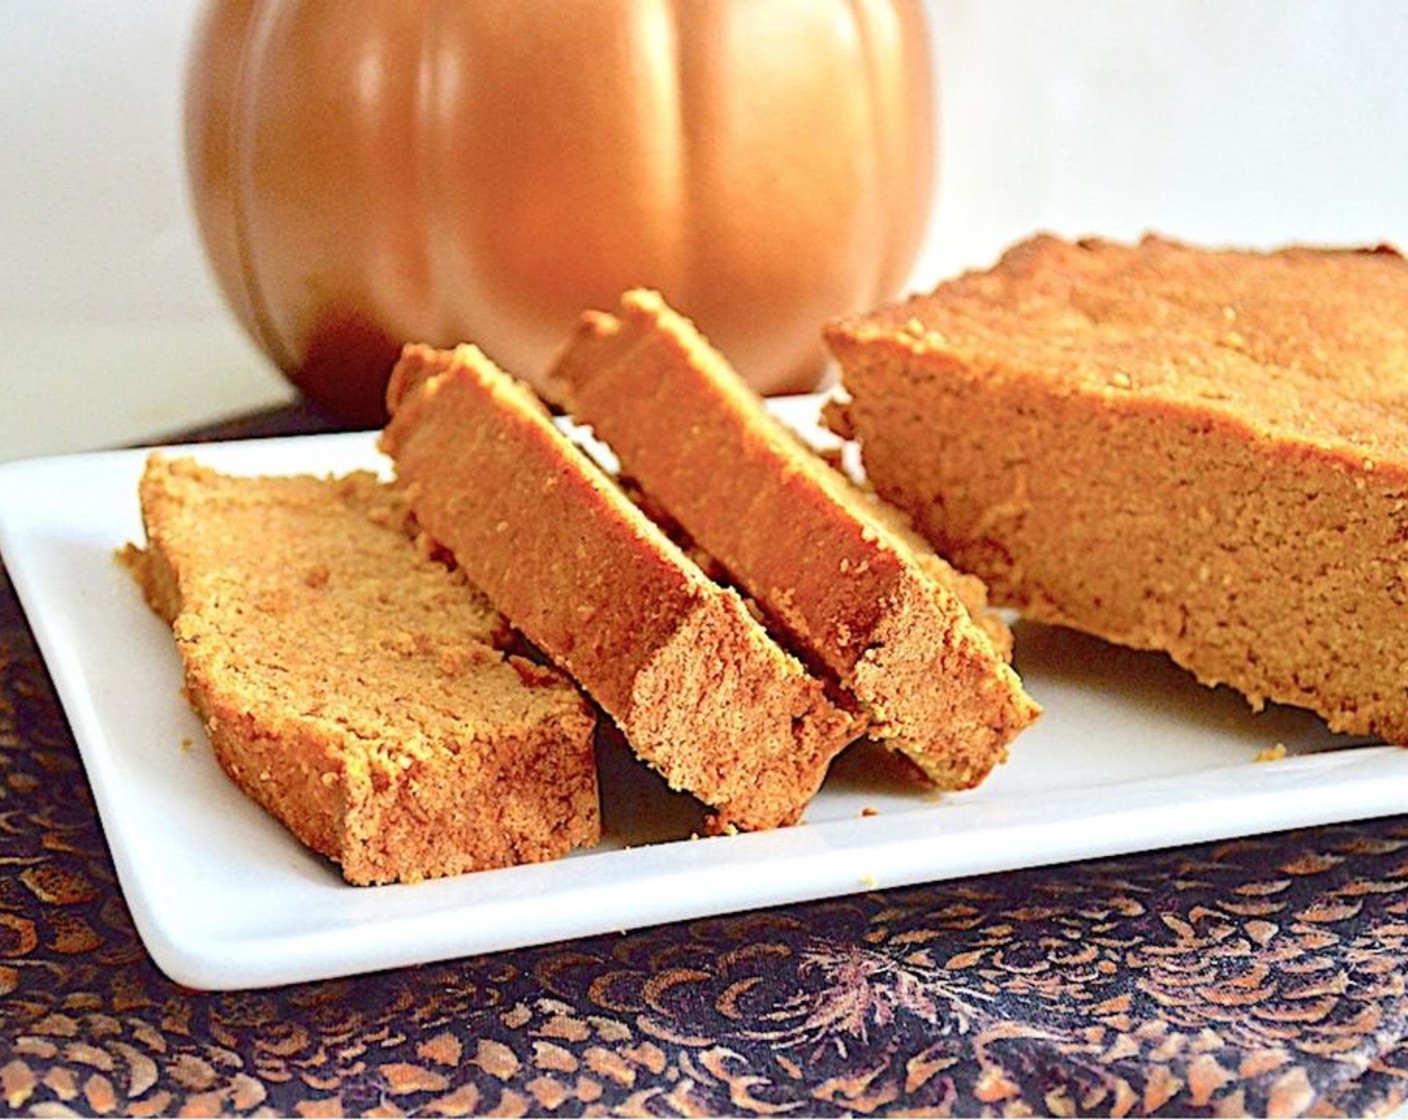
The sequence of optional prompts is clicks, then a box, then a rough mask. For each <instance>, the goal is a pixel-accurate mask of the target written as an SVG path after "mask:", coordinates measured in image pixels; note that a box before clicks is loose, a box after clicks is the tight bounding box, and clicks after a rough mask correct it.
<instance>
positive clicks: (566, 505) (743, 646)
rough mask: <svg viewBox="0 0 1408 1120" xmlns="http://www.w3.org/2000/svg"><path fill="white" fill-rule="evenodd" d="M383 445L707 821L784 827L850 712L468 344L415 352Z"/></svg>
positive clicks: (502, 605)
mask: <svg viewBox="0 0 1408 1120" xmlns="http://www.w3.org/2000/svg"><path fill="white" fill-rule="evenodd" d="M388 407H389V410H390V412H391V421H390V423H389V424H388V425H387V427H386V429H385V431H384V433H383V435H382V445H383V448H384V449H385V450H386V451H387V452H388V453H389V454H390V455H391V457H392V458H393V460H394V461H395V464H396V474H397V478H398V480H399V481H400V483H401V484H402V485H403V486H404V487H405V489H406V493H407V495H408V499H409V501H410V504H411V507H412V509H413V510H414V511H415V515H416V517H417V519H418V520H419V521H420V523H421V524H422V525H423V526H424V527H425V529H426V531H427V532H428V533H429V534H430V535H431V536H433V537H434V538H435V539H436V540H437V541H440V542H442V543H443V544H444V545H445V546H446V547H448V548H449V549H450V550H451V551H452V552H453V553H454V555H455V556H456V557H457V558H458V560H459V562H460V563H461V564H462V565H463V566H464V568H465V570H466V571H467V573H468V574H469V577H470V578H471V579H472V580H473V581H474V582H475V583H476V584H477V585H478V586H479V587H481V588H483V589H484V591H485V593H486V594H487V595H488V596H489V598H490V599H491V600H492V601H493V603H494V604H495V606H496V607H497V608H498V609H500V610H501V611H503V612H504V614H505V615H507V616H508V617H509V618H510V619H511V620H512V621H513V624H514V625H515V626H516V627H517V628H518V629H520V630H521V631H522V632H523V633H524V634H525V635H526V636H527V637H528V638H529V639H530V640H531V641H533V642H534V643H535V644H536V645H537V646H538V647H539V648H540V649H542V650H543V651H544V652H545V653H546V654H547V655H548V656H549V657H551V658H552V659H553V660H554V661H556V662H557V663H558V664H559V665H560V666H561V667H562V668H564V669H566V670H567V671H568V672H569V673H571V674H572V676H573V677H574V678H575V679H576V680H577V682H578V683H579V684H580V685H581V686H582V687H583V688H584V689H585V690H586V691H587V692H588V693H589V694H590V695H591V696H592V697H593V698H594V699H595V700H596V701H597V703H598V704H600V706H601V707H602V708H603V709H604V710H605V711H606V712H608V713H609V714H610V715H611V716H612V718H613V719H614V720H615V721H616V722H617V724H618V725H619V726H620V728H621V730H622V732H623V733H624V735H625V737H626V739H627V740H628V742H629V743H630V745H631V747H632V749H633V750H634V751H635V752H636V753H637V754H638V755H639V756H640V757H641V758H642V759H643V760H645V761H646V762H647V763H649V764H650V765H651V766H653V767H654V768H656V769H657V770H658V771H659V772H660V773H661V774H663V775H664V777H665V778H666V780H667V781H668V782H669V784H670V785H671V787H672V788H675V789H682V790H687V791H689V792H691V793H693V794H694V795H695V796H696V797H697V798H699V799H700V800H701V801H703V802H705V803H706V804H707V805H709V806H712V808H713V810H714V812H715V818H714V826H715V827H716V828H727V827H730V826H737V827H740V828H747V829H760V828H770V827H774V826H778V825H785V824H791V823H793V822H795V821H796V820H797V819H798V818H799V817H800V815H801V813H802V811H803V809H804V808H805V806H806V804H807V802H808V801H809V800H810V799H811V797H812V796H813V795H814V794H815V793H816V791H817V789H818V788H819V787H820V785H821V783H822V780H823V779H824V778H825V775H826V770H827V767H828V765H829V763H830V761H831V759H832V758H833V757H834V756H835V755H836V753H837V752H838V751H839V750H840V749H841V748H842V747H843V746H845V745H846V743H848V742H849V741H850V740H851V739H853V738H854V737H855V735H856V733H857V731H856V728H855V723H854V719H853V717H851V716H850V715H849V714H847V713H846V712H843V711H841V710H840V709H838V708H837V707H836V706H835V705H833V704H832V703H831V702H830V700H829V699H828V698H827V696H826V695H825V691H824V689H823V687H822V685H821V683H820V682H819V681H818V680H816V679H815V678H813V677H812V676H811V675H809V674H808V673H807V672H806V671H805V669H804V668H803V667H802V665H801V664H800V663H799V662H797V661H796V659H795V658H793V657H791V656H790V655H788V654H786V653H784V652H783V650H781V649H780V648H779V647H778V646H777V645H776V644H775V643H774V642H773V641H772V640H771V639H769V638H768V636H767V634H766V633H765V632H764V631H763V629H762V627H761V626H760V625H759V624H758V622H757V621H756V620H755V619H754V618H753V617H752V616H751V615H750V614H749V613H748V610H747V609H746V607H745V606H744V604H743V602H742V600H741V599H740V598H739V597H738V595H737V594H736V593H735V592H733V591H732V590H728V589H724V588H721V587H719V586H718V585H716V584H715V583H713V582H712V581H710V580H709V579H708V578H707V577H706V576H705V575H704V574H703V573H702V572H701V571H700V570H699V568H698V567H697V566H696V565H695V564H694V563H693V562H692V561H690V560H689V559H688V558H687V557H686V556H685V555H684V554H683V553H682V552H681V551H680V549H679V548H678V547H677V546H676V545H675V544H673V543H672V542H671V541H669V540H668V539H667V538H666V537H665V535H664V534H663V533H662V532H661V530H660V529H659V528H658V527H657V526H656V525H655V524H654V523H652V522H651V521H650V519H649V518H648V517H646V516H645V515H644V514H643V513H642V512H641V511H640V510H639V509H637V508H636V507H635V506H634V505H633V504H632V503H631V502H630V501H629V500H627V498H626V497H625V496H624V495H623V494H622V493H621V491H620V490H619V488H618V487H617V486H616V485H615V484H614V482H612V480H611V479H609V478H608V477H607V476H606V475H605V474H604V473H603V472H602V471H601V470H600V469H599V468H598V467H597V466H596V465H595V464H594V463H593V462H592V461H591V460H590V459H588V458H587V457H586V455H585V454H584V453H583V452H581V451H580V450H579V449H578V448H577V447H576V446H574V445H573V444H572V443H571V441H569V440H568V439H567V438H566V437H565V436H564V435H563V434H562V433H561V432H560V431H559V430H558V429H557V428H556V427H555V426H554V424H553V422H552V421H551V419H550V418H549V416H548V415H547V412H546V410H545V408H544V407H543V405H542V402H541V401H540V400H539V399H538V398H537V397H536V396H535V395H534V394H533V393H532V392H531V391H529V390H528V389H527V388H526V387H525V386H523V385H522V384H520V383H518V382H517V381H515V380H514V379H512V378H510V377H509V376H508V375H507V374H505V373H503V372H502V371H501V370H499V369H498V368H497V367H496V366H495V365H494V364H493V363H492V362H491V361H490V360H489V359H488V358H487V357H486V356H485V355H483V354H482V353H481V352H480V351H479V350H477V349H476V348H474V347H473V346H468V345H466V346H460V347H457V348H456V349H454V350H452V351H445V350H435V349H431V348H429V347H425V346H418V345H412V346H408V347H406V349H405V350H404V351H403V353H402V356H401V359H400V361H399V362H398V364H397V366H396V368H395V370H394V372H393V373H392V377H391V382H390V386H389V388H388Z"/></svg>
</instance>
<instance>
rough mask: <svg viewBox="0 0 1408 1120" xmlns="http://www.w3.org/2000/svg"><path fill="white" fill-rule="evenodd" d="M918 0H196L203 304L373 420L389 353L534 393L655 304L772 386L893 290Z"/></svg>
mask: <svg viewBox="0 0 1408 1120" xmlns="http://www.w3.org/2000/svg"><path fill="white" fill-rule="evenodd" d="M922 9H923V3H922V0H871V2H865V0H708V2H703V3H698V2H696V3H691V2H689V0H657V2H654V3H649V4H639V3H626V2H625V0H571V2H565V3H554V4H539V3H531V2H525V0H461V2H452V0H443V2H440V3H431V4H424V3H404V2H401V0H393V2H388V3H379V2H371V3H358V4H347V3H346V2H345V0H214V2H213V3H211V5H210V7H209V8H208V9H207V10H206V12H205V14H204V18H203V21H202V23H201V26H200V28H199V31H198V35H197V41H196V45H195V50H194V54H193V56H192V59H191V68H190V72H189V79H188V87H187V101H186V126H187V158H188V165H189V172H190V179H191V185H192V190H193V198H194V203H195V208H196V214H197V218H198V221H199V225H200V230H201V235H202V238H203V240H204V244H205V247H206V250H207V253H208V255H209V258H210V260H211V263H212V265H213V267H214V271H215V273H216V275H217V277H218V279H219V282H220V285H221V287H222V290H223V292H224V294H225V296H226V298H227V299H228V301H229V302H230V304H231V306H232V307H233V308H234V309H235V311H236V313H237V314H238V315H239V317H240V319H241V320H242V321H243V323H244V325H245V326H246V327H247V328H248V329H249V331H250V332H251V333H252V334H253V335H254V337H255V338H256V339H257V340H258V342H259V343H260V345H261V346H262V347H263V348H264V349H265V350H266V351H267V352H268V353H269V355H270V356H271V357H272V358H273V360H274V361H275V362H277V363H278V364H279V366H280V367H281V368H282V369H283V370H284V371H285V372H286V373H287V374H288V376H289V377H290V378H291V379H292V380H293V381H294V382H295V383H296V384H297V385H299V386H300V387H301V388H302V389H303V390H304V391H305V392H306V393H307V394H308V395H309V396H310V397H311V398H312V399H314V400H316V401H318V402H320V403H322V404H323V405H325V406H327V407H328V408H330V409H331V410H333V411H334V412H335V413H336V414H338V415H339V416H341V417H342V418H343V419H345V420H349V421H354V422H362V423H369V424H370V423H376V422H378V421H379V420H380V419H381V418H382V399H381V398H382V392H383V388H384V385H385V381H386V376H387V373H388V371H389V368H390V365H391V362H392V361H393V359H394V357H395V354H396V353H397V351H398V349H399V347H400V344H401V343H402V342H403V341H405V340H408V339H414V340H418V341H425V342H431V343H435V344H439V345H448V344H450V343H454V342H458V341H463V340H471V341H474V342H477V343H479V344H480V345H481V346H482V347H483V348H484V349H485V350H486V351H487V352H489V353H490V354H491V355H493V356H494V357H495V358H496V359H497V360H498V361H499V362H500V363H501V364H503V365H504V366H506V367H507V368H508V369H510V370H511V371H513V372H515V373H517V374H519V375H520V376H524V377H526V378H528V379H529V380H532V379H533V378H534V376H535V375H536V374H538V373H540V372H541V371H542V370H543V369H544V367H545V366H546V364H547V363H548V362H549V361H550V359H551V356H552V354H553V352H554V351H555V350H556V349H557V347H558V346H560V345H561V344H562V343H563V342H564V341H565V340H566V337H567V334H568V332H569V331H570V329H571V327H572V324H573V322H574V321H575V319H576V317H577V315H578V313H579V312H580V311H582V310H583V309H584V308H587V307H600V306H610V305H613V304H614V303H615V301H616V299H617V297H618V295H619V294H620V292H621V291H623V290H624V289H626V288H629V287H632V286H637V285H645V286H650V287H654V288H658V289H660V290H661V291H662V292H663V293H664V294H665V296H666V298H667V299H669V300H670V301H671V302H672V303H673V304H675V306H677V307H678V308H680V309H681V310H683V311H685V312H686V313H687V314H689V315H690V316H692V317H693V318H694V319H695V320H696V321H697V322H698V323H699V324H700V326H701V327H702V328H703V330H704V331H705V332H706V333H707V334H709V335H710V336H711V337H712V338H713V340H714V341H715V342H716V343H717V344H718V345H719V346H720V348H721V349H723V350H724V351H725V352H726V353H728V354H729V355H730V357H731V358H732V359H733V360H734V362H735V363H736V364H737V365H738V367H739V368H740V369H741V370H742V371H743V373H744V374H745V376H747V377H748V379H749V380H750V381H751V382H752V383H753V384H754V385H755V386H756V387H757V388H759V389H760V390H761V391H763V392H781V391H795V390H804V389H808V388H812V387H814V386H815V385H816V383H817V379H818V377H819V375H820V374H821V372H822V370H823V367H824V358H823V355H822V352H821V349H820V347H819V345H818V335H819V328H820V325H821V323H822V321H823V320H824V319H825V318H827V317H828V316H831V315H834V314H838V313H841V312H846V311H850V310H854V309H858V308H860V307H862V306H866V305H870V304H873V303H876V302H878V301H880V300H883V299H885V298H888V297H890V296H892V295H894V294H895V293H896V291H897V289H898V288H899V286H900V285H901V284H902V283H903V281H904V279H905V278H906V276H907V274H908V272H909V269H910V268H911V266H912V264H913V260H914V254H915V253H916V251H917V250H918V248H919V245H920V242H921V239H922V235H923V232H924V227H925V222H926V218H927V216H928V211H929V206H930V194H931V180H932V173H933V163H934V143H935V141H934V131H935V121H934V116H935V114H934V96H933V90H932V87H933V83H932V77H931V60H930V54H929V46H928V40H927V36H926V29H925V26H924V18H923V10H922Z"/></svg>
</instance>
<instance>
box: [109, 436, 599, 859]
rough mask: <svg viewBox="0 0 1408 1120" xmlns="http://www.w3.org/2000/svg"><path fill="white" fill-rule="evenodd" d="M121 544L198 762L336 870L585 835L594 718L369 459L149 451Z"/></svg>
mask: <svg viewBox="0 0 1408 1120" xmlns="http://www.w3.org/2000/svg"><path fill="white" fill-rule="evenodd" d="M140 497H141V507H142V517H143V521H144V524H145V529H146V545H145V547H143V548H137V547H129V548H128V550H127V551H126V556H125V558H126V559H127V561H128V563H129V564H130V565H131V566H132V568H133V570H134V572H135V574H136V575H137V577H138V579H139V580H140V582H141V584H142V588H143V591H144V593H145V595H146V597H147V600H148V602H149V603H150V604H151V605H152V607H153V609H155V610H156V611H157V613H158V614H160V615H161V616H162V617H163V618H165V619H166V620H167V621H168V622H170V624H171V626H172V629H173V632H174V634H175V637H176V644H177V647H178V649H179V650H180V654H181V658H182V661H183V663H184V667H185V677H186V690H187V694H188V697H189V699H190V701H191V703H192V705H193V707H194V708H195V710H196V711H197V713H198V714H199V715H200V717H201V719H202V720H203V721H204V723H205V726H206V729H207V731H208V732H209V736H210V741H211V745H212V747H213V749H214V753H215V757H216V759H217V760H218V761H219V764H220V766H221V767H222V768H223V769H224V770H225V772H226V773H227V774H228V775H229V776H230V777H231V778H232V779H233V780H234V782H235V783H236V784H237V785H238V786H239V787H240V788H241V789H243V790H244V791H245V793H247V794H248V795H249V796H250V797H251V798H253V799H254V800H255V801H256V802H257V803H258V804H260V805H261V806H263V807H264V808H265V809H266V810H267V811H268V812H269V813H271V814H272V815H273V816H274V817H276V818H277V819H279V820H280V821H282V822H283V824H284V825H285V826H286V827H287V828H288V830H289V831H290V832H291V833H293V835H294V836H295V837H297V838H298V839H299V840H300V841H302V842H303V843H304V844H306V845H307V846H309V847H310V848H312V849H314V850H315V851H318V852H321V853H322V854H323V855H325V856H327V857H328V858H329V859H331V860H334V861H335V862H337V863H338V864H340V865H341V869H342V873H343V875H344V877H345V878H346V879H347V880H348V881H349V882H351V883H355V884H368V883H385V882H392V881H401V882H411V881H416V880H420V879H427V878H431V877H434V876H443V875H453V874H458V873H460V872H466V871H476V870H480V869H484V868H490V867H501V866H505V865H508V864H515V863H522V862H527V861H535V860H544V859H549V858H553V857H556V856H560V855H563V854H565V853H566V852H567V851H569V850H570V849H572V848H575V847H578V846H582V845H590V844H594V843H596V842H597V840H598V839H599V838H600V833H601V824H600V811H599V806H598V797H597V779H596V764H595V759H594V756H593V730H594V726H595V717H594V715H593V714H592V712H591V710H590V706H589V705H587V704H586V703H585V702H584V701H583V700H582V698H581V696H580V695H579V694H578V693H577V691H576V690H575V689H574V688H573V687H572V685H571V683H570V682H569V681H567V680H566V679H565V678H564V677H563V676H561V675H560V674H558V673H556V672H555V671H553V670H551V669H547V668H544V667H542V666H539V665H536V664H532V663H530V662H527V661H524V660H523V659H521V658H517V657H512V656H508V655H506V654H505V653H504V652H502V651H501V650H500V649H499V648H496V647H497V646H499V645H502V644H503V643H504V641H505V640H506V639H507V637H508V627H507V625H506V623H505V622H504V619H503V618H502V616H501V615H499V614H498V613H497V612H496V611H495V610H494V609H493V608H492V607H491V606H490V605H489V603H488V601H487V600H486V599H485V598H484V597H483V595H482V594H480V593H479V592H478V591H477V590H475V589H474V588H473V587H471V586H470V585H469V584H468V583H467V582H466V580H465V579H464V577H463V575H461V574H459V573H457V572H452V571H451V570H449V569H448V568H447V567H446V566H445V564H443V563H441V562H440V560H438V559H437V558H435V557H434V556H432V555H429V554H428V550H427V549H426V548H424V547H420V546H418V544H417V541H416V540H415V539H414V538H413V536H412V530H413V525H412V523H411V521H410V520H409V515H408V511H407V508H406V505H405V501H404V498H403V497H402V496H401V495H400V494H398V493H397V492H395V491H394V490H393V489H392V488H391V487H390V486H388V485H387V484H385V483H382V482H380V481H379V480H378V479H377V478H376V477H375V476H373V475H372V474H370V473H356V474H352V475H348V476H346V477H344V478H340V479H326V478H314V477H311V476H295V477H283V478H247V477H235V476H229V475H224V474H220V473H217V472H216V471H213V470H210V469H208V468H205V467H202V466H199V465H197V464H196V463H194V462H193V461H191V460H189V459H177V460H174V461H172V460H167V459H165V458H163V457H160V456H153V457H152V458H151V459H150V460H149V462H148V464H147V467H146V471H145V473H144V475H143V477H142V480H141V484H140Z"/></svg>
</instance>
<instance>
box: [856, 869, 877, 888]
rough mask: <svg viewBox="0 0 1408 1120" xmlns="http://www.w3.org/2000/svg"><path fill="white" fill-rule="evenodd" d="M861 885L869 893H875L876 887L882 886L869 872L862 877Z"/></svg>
mask: <svg viewBox="0 0 1408 1120" xmlns="http://www.w3.org/2000/svg"><path fill="white" fill-rule="evenodd" d="M860 885H861V886H862V887H864V888H865V889H866V890H868V891H873V890H875V888H876V887H878V886H879V885H880V880H878V879H877V878H875V876H874V875H871V874H870V873H869V872H867V873H866V874H864V875H862V876H861V877H860Z"/></svg>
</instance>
